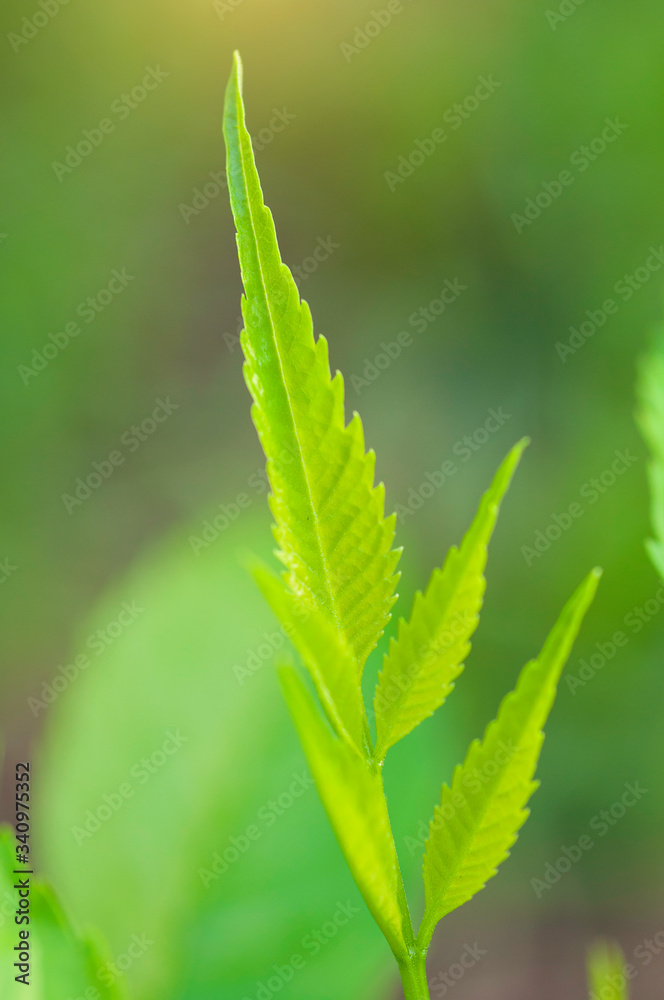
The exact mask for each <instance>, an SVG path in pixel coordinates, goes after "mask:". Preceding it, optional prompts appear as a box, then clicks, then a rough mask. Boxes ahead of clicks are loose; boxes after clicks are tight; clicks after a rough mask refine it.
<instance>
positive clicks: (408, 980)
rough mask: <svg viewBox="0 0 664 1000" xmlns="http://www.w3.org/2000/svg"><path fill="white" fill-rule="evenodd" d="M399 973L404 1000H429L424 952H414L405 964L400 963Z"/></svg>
mask: <svg viewBox="0 0 664 1000" xmlns="http://www.w3.org/2000/svg"><path fill="white" fill-rule="evenodd" d="M399 972H400V973H401V984H402V986H403V995H404V1000H430V998H429V987H428V985H427V971H426V953H425V952H420V951H417V952H414V953H413V954H412V956H411V957H410V958H409V959H408V960H407V961H406V962H400V963H399Z"/></svg>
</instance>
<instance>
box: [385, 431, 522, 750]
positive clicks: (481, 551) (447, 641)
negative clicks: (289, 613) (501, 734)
mask: <svg viewBox="0 0 664 1000" xmlns="http://www.w3.org/2000/svg"><path fill="white" fill-rule="evenodd" d="M527 444H528V441H527V439H525V438H524V440H523V441H520V442H519V443H518V444H517V445H515V447H514V448H512V450H511V451H510V453H509V455H508V456H507V458H506V459H505V460H504V462H503V463H502V465H501V466H500V468H499V469H498V472H497V473H496V476H495V478H494V480H493V482H492V484H491V486H490V488H489V489H488V490H487V492H486V493H485V494H484V496H483V498H482V501H481V503H480V507H479V510H478V512H477V515H476V517H475V520H474V521H473V524H472V526H471V527H470V529H469V530H468V532H467V533H466V535H465V537H464V539H463V542H462V543H461V548H460V549H457V548H456V546H454V547H452V548H451V549H450V551H449V553H448V555H447V558H446V560H445V563H444V565H443V567H442V569H435V570H434V571H433V573H432V575H431V579H430V580H429V585H428V587H427V589H426V593H425V594H424V595H423V594H422V593H421V592H418V593H417V594H416V595H415V601H414V604H413V611H412V614H411V617H410V621H409V622H405V621H404V620H403V619H401V621H400V622H399V634H398V639H396V640H395V639H392V641H391V643H390V648H389V651H388V653H387V654H386V656H385V660H384V663H383V669H382V672H381V674H380V677H379V681H378V686H377V688H376V694H375V697H374V711H375V715H376V734H377V739H376V751H375V757H376V760H378V761H382V760H384V758H385V754H386V753H387V751H388V750H389V748H390V747H391V746H393V745H394V744H395V743H397V742H398V740H400V739H402V738H403V737H404V736H407V735H408V733H410V732H412V730H413V729H415V727H416V726H418V725H419V724H420V722H422V721H423V720H424V719H426V718H428V716H430V715H432V714H433V713H434V712H435V711H436V709H437V708H439V707H440V705H442V704H443V702H444V701H445V699H446V698H447V696H448V694H449V693H450V691H451V690H452V688H453V687H454V680H455V678H456V677H458V676H459V674H460V673H461V671H462V670H463V667H464V660H465V658H466V657H467V655H468V653H469V651H470V637H471V636H472V634H473V632H474V631H475V629H476V628H477V624H478V621H479V612H480V609H481V607H482V599H483V596H484V590H485V586H486V581H485V579H484V569H485V566H486V561H487V545H488V543H489V539H490V538H491V535H492V533H493V529H494V527H495V524H496V518H497V517H498V511H499V508H500V502H501V500H502V499H503V496H504V495H505V491H506V490H507V488H508V486H509V484H510V482H511V480H512V476H513V474H514V471H515V469H516V466H517V465H518V463H519V459H520V458H521V455H522V453H523V450H524V448H525V447H526V445H527Z"/></svg>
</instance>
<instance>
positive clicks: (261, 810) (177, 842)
mask: <svg viewBox="0 0 664 1000" xmlns="http://www.w3.org/2000/svg"><path fill="white" fill-rule="evenodd" d="M237 527H238V530H237V531H236V534H235V536H234V540H233V544H232V545H231V546H229V545H228V544H227V543H226V540H225V539H223V538H222V539H218V540H217V541H216V543H213V544H209V545H207V546H206V547H205V549H203V550H201V551H199V552H198V553H197V554H194V551H193V548H195V547H196V544H197V542H196V540H197V539H199V535H198V534H197V530H198V524H196V525H194V526H192V528H191V530H189V531H187V532H179V533H177V534H175V535H174V536H173V537H172V538H170V539H169V540H168V541H166V542H164V544H163V545H161V546H160V547H158V548H157V549H156V550H155V551H154V552H152V553H150V554H149V555H148V556H147V557H146V558H145V560H143V561H142V562H141V563H140V564H139V565H138V566H137V567H136V569H135V570H133V571H132V573H131V574H130V575H129V577H128V578H126V579H125V580H123V581H122V582H121V584H119V586H117V587H116V588H114V590H113V591H112V592H111V593H110V594H109V595H107V597H106V598H105V599H104V601H103V602H102V604H101V605H100V607H99V608H98V609H97V611H96V613H95V614H94V616H93V619H92V621H91V622H90V623H89V625H88V626H86V628H85V630H84V632H83V636H84V639H83V641H82V643H81V647H83V648H84V647H85V646H86V645H89V637H90V636H93V637H95V638H94V639H93V642H94V641H98V639H97V637H98V636H99V635H109V632H110V633H113V632H116V631H117V632H118V634H117V636H116V638H115V639H114V640H113V642H112V644H110V645H109V646H108V648H107V651H106V652H105V653H104V659H103V661H101V660H100V661H99V663H98V664H96V663H95V664H93V665H92V666H91V667H90V668H89V669H86V670H84V671H82V672H81V673H80V674H79V676H78V677H76V678H74V679H73V680H72V682H71V684H70V686H69V688H68V689H67V690H66V691H65V692H64V693H63V694H62V696H61V698H60V699H59V700H58V701H57V702H56V703H54V704H53V705H52V706H51V707H50V708H49V709H48V712H49V718H48V735H47V739H46V741H45V743H44V745H43V747H42V749H41V753H40V757H39V760H38V761H37V764H36V769H37V773H38V774H39V775H40V778H39V786H38V789H37V794H38V800H39V812H38V816H37V823H38V833H39V847H40V852H41V856H42V858H43V861H44V864H45V866H46V869H47V871H48V872H49V873H50V874H51V875H52V877H53V880H54V882H55V883H56V885H57V886H58V888H59V890H60V891H61V892H62V895H63V898H65V899H66V900H67V901H68V902H69V903H70V905H71V907H72V909H73V910H75V912H77V913H78V914H79V915H80V917H81V919H85V920H86V921H89V922H92V923H94V924H96V925H97V926H99V927H100V928H101V929H102V930H103V931H104V933H105V934H107V935H108V937H109V940H110V942H111V946H112V948H113V950H114V952H117V953H126V951H127V948H128V946H129V945H130V943H131V941H132V940H135V939H138V940H143V939H145V940H147V942H148V946H147V947H146V948H145V949H144V950H143V952H142V953H141V954H140V956H139V957H138V958H137V959H136V960H135V961H134V962H132V963H131V964H130V966H129V967H128V969H127V973H126V974H127V979H128V981H129V983H130V985H131V987H132V995H133V996H136V997H139V998H146V1000H147V998H152V997H157V996H159V997H189V996H191V997H192V998H194V997H198V998H200V997H206V996H210V997H213V996H219V990H220V989H222V990H225V992H224V993H223V994H222V995H224V996H229V997H231V996H238V995H244V994H246V995H248V996H249V995H251V996H253V995H255V993H256V991H257V988H258V984H259V983H260V982H261V981H263V980H267V979H269V978H270V977H274V976H277V977H279V976H282V978H283V983H282V985H283V984H284V983H286V982H288V984H289V985H288V991H289V995H291V996H294V997H295V996H297V997H306V996H310V995H311V993H312V992H313V991H315V992H316V995H319V996H321V997H329V998H330V1000H332V998H334V997H337V996H338V995H339V992H340V991H341V992H343V993H344V995H357V996H360V995H365V996H366V995H372V996H373V995H375V996H378V995H379V992H380V988H381V978H382V975H383V970H384V969H385V968H386V967H387V968H389V965H388V961H387V959H388V955H387V954H386V947H385V945H384V942H383V941H382V938H381V936H380V932H379V931H378V930H377V928H375V927H374V925H373V923H372V921H371V918H370V917H369V915H368V914H367V913H366V910H365V907H364V906H363V905H362V901H361V898H360V896H359V893H358V891H357V889H356V888H355V885H354V883H353V882H352V879H351V877H350V875H349V874H348V872H347V871H346V869H345V865H344V862H343V859H342V857H341V852H340V851H339V848H338V846H337V844H336V843H335V841H334V837H333V835H332V834H331V832H330V831H329V830H328V828H327V825H326V820H325V817H324V815H323V811H322V807H321V806H320V803H319V801H318V798H317V796H316V794H315V791H314V787H313V781H312V779H311V776H310V774H309V772H308V770H307V768H306V765H305V762H304V759H303V756H302V754H301V752H300V750H299V748H298V745H297V743H296V739H295V737H294V735H293V734H292V732H291V728H290V724H289V721H288V719H287V717H286V711H285V708H284V706H283V704H282V698H281V695H280V693H279V691H278V686H277V683H276V679H275V676H274V669H273V665H272V659H273V657H274V654H275V652H277V651H279V650H281V649H283V648H285V647H286V639H285V635H284V632H283V631H282V630H281V629H280V628H279V626H278V625H277V623H276V622H275V621H274V619H273V618H272V616H271V614H270V612H269V611H268V610H267V609H266V608H265V607H264V602H263V601H262V598H261V596H260V594H259V593H258V591H257V590H256V589H255V585H254V584H253V582H252V581H251V579H250V578H249V576H248V575H247V573H246V571H245V570H244V569H243V568H242V566H241V565H239V563H238V560H237V558H236V555H235V546H238V545H239V546H240V547H242V545H243V543H245V544H246V546H247V547H249V546H251V548H252V549H254V548H255V546H256V545H257V544H258V549H259V551H260V550H261V547H263V548H264V543H265V541H266V539H267V537H268V525H267V521H266V517H265V516H264V517H261V518H258V519H257V518H256V516H255V515H253V514H252V515H250V516H249V517H248V518H247V520H246V521H245V522H244V523H243V524H241V525H240V524H239V523H238V526H237ZM261 535H262V546H261V537H260V536H261ZM122 606H131V607H132V608H133V609H134V611H135V612H137V613H138V616H137V617H136V618H135V619H134V620H133V621H129V620H127V624H126V625H125V627H124V628H123V629H114V628H112V627H111V626H110V625H109V623H112V622H114V621H116V620H117V609H118V608H119V607H122ZM438 742H439V741H438V739H437V737H436V734H435V733H434V732H433V731H430V732H429V733H428V734H425V737H424V740H423V741H422V740H420V741H418V740H413V741H412V742H411V743H410V747H409V749H408V752H407V757H406V758H402V761H401V763H400V764H398V768H397V769H398V770H400V769H403V768H411V769H412V770H410V771H409V774H410V779H409V781H408V782H407V783H406V782H403V781H401V782H400V786H401V787H400V789H399V794H398V795H396V796H395V798H396V801H395V808H396V815H397V818H401V822H402V824H403V823H404V817H407V822H409V823H410V824H412V823H413V818H414V817H415V822H416V821H417V817H418V816H420V815H426V810H427V808H428V804H429V803H428V799H427V796H429V797H430V796H431V794H432V792H431V789H432V788H434V787H435V785H436V782H437V779H438V775H439V769H440V757H441V752H440V748H438V749H437V748H436V746H437V743H438ZM416 761H417V762H418V763H417V764H416ZM426 761H428V762H429V763H426V764H425V763H424V762H426ZM406 862H407V871H408V873H409V875H410V876H411V878H412V877H413V876H416V877H417V875H418V873H417V871H416V865H417V863H418V862H419V857H418V858H417V860H416V859H415V858H410V857H407V858H406ZM414 862H415V863H414ZM351 923H352V926H349V927H347V925H348V924H351ZM293 956H300V957H299V959H294V957H293ZM333 969H334V970H335V971H334V974H332V970H333ZM296 973H297V974H296ZM291 979H292V982H291V981H290V980H291Z"/></svg>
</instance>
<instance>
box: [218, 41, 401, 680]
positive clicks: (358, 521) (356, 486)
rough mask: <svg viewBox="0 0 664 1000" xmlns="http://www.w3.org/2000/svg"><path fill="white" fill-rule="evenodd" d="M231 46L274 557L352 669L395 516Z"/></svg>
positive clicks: (233, 148) (247, 341) (249, 321)
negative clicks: (275, 201) (350, 402)
mask: <svg viewBox="0 0 664 1000" xmlns="http://www.w3.org/2000/svg"><path fill="white" fill-rule="evenodd" d="M241 79H242V68H241V63H240V58H239V56H238V55H237V53H236V55H235V61H234V68H233V72H232V74H231V78H230V81H229V84H228V89H227V92H226V102H225V111H224V135H225V138H226V147H227V172H228V183H229V191H230V198H231V206H232V209H233V215H234V217H235V223H236V226H237V231H238V236H237V242H238V250H239V256H240V266H241V270H242V278H243V282H244V289H245V293H246V298H243V301H242V313H243V317H244V323H245V329H244V331H243V334H242V346H243V350H244V354H245V358H246V363H245V369H244V371H245V378H246V382H247V385H248V387H249V390H250V392H251V395H252V397H253V400H254V405H253V407H252V414H253V419H254V423H255V424H256V428H257V430H258V434H259V437H260V440H261V444H262V446H263V450H264V451H265V454H266V456H267V471H268V476H269V479H270V485H271V488H272V496H271V497H270V506H271V509H272V513H273V515H274V518H275V521H276V526H275V537H276V539H277V542H278V545H279V556H280V558H281V560H282V562H283V563H284V565H285V566H286V569H287V571H288V573H287V582H288V585H289V587H290V589H291V590H292V592H293V594H295V595H296V596H297V597H299V598H301V599H304V600H306V601H308V602H309V603H310V604H312V605H313V606H315V607H317V608H319V609H320V610H321V611H323V613H325V615H326V616H327V617H328V619H329V620H330V621H331V622H332V623H333V624H334V626H335V628H336V629H337V630H338V632H339V635H340V637H341V641H342V642H343V643H344V644H345V645H346V646H347V648H348V650H349V651H350V653H351V654H352V655H353V657H354V659H355V661H356V667H355V672H356V676H360V675H361V670H362V666H363V664H364V661H365V660H366V657H367V656H368V654H369V653H370V651H371V650H372V649H373V648H374V646H375V645H376V643H377V641H378V639H379V637H380V635H381V634H382V630H383V628H384V627H385V624H386V622H387V621H388V619H389V614H390V608H391V606H392V604H393V603H394V600H395V598H394V596H393V595H394V588H395V585H396V580H397V577H396V576H395V573H394V571H395V567H396V564H397V561H398V558H399V553H398V552H396V551H392V542H393V538H394V526H395V519H394V517H390V518H388V519H384V488H383V486H382V485H380V486H378V487H375V486H374V465H375V455H374V454H373V452H368V453H366V452H365V446H364V434H363V430H362V424H361V421H360V418H359V416H358V415H357V414H355V415H354V416H353V419H352V420H351V421H350V423H349V424H348V426H346V425H345V417H344V389H343V379H342V376H341V375H340V373H338V372H337V374H336V375H335V377H334V378H333V379H332V378H331V377H330V368H329V361H328V348H327V342H326V340H325V338H324V337H319V338H318V340H314V336H313V326H312V320H311V313H310V311H309V307H308V306H307V304H306V302H302V301H300V297H299V294H298V290H297V287H296V285H295V282H294V281H293V278H292V276H291V273H290V271H289V270H288V268H287V267H286V266H285V265H284V264H283V263H282V262H281V258H280V255H279V247H278V244H277V238H276V234H275V229H274V222H273V220H272V215H271V214H270V211H269V210H268V209H267V208H266V207H265V205H264V203H263V195H262V192H261V187H260V182H259V179H258V174H257V172H256V166H255V163H254V157H253V151H252V147H251V139H250V136H249V133H248V132H247V129H246V127H245V124H244V107H243V103H242V94H241Z"/></svg>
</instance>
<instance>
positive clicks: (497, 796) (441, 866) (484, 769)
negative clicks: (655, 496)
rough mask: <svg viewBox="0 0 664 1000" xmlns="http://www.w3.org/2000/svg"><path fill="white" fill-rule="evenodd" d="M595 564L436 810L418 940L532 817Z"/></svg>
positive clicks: (489, 872) (484, 876)
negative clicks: (556, 703)
mask: <svg viewBox="0 0 664 1000" xmlns="http://www.w3.org/2000/svg"><path fill="white" fill-rule="evenodd" d="M600 575H601V574H600V571H599V570H593V571H592V572H591V573H590V574H589V576H588V577H587V578H586V579H585V580H584V582H583V583H582V584H581V586H580V587H579V588H578V589H577V591H576V592H575V593H574V595H573V596H572V597H571V598H570V600H569V601H568V603H567V604H566V605H565V607H564V609H563V611H562V613H561V615H560V618H559V619H558V621H557V623H556V624H555V626H554V627H553V629H552V630H551V632H550V633H549V636H548V638H547V640H546V642H545V644H544V647H543V649H542V651H541V653H540V655H539V656H538V657H537V659H535V660H531V661H530V662H529V663H527V664H526V666H525V667H524V668H523V670H522V671H521V675H520V677H519V680H518V683H517V686H516V688H515V690H514V691H513V692H511V693H510V694H508V695H507V697H506V698H504V699H503V702H502V704H501V706H500V709H499V712H498V716H497V718H496V719H495V720H494V721H493V722H491V723H490V725H489V726H488V727H487V730H486V732H485V734H484V738H483V740H482V741H481V742H479V741H478V740H475V741H474V742H473V743H472V744H471V746H470V748H469V750H468V754H467V756H466V760H465V761H464V763H463V764H462V765H459V766H458V767H457V768H456V770H455V772H454V776H453V779H452V786H451V788H448V787H447V785H444V786H443V790H442V796H441V802H440V806H437V807H436V808H435V810H434V816H433V819H432V820H431V823H430V825H429V837H428V840H427V843H426V848H425V855H424V869H423V875H424V886H425V900H426V905H425V913H424V918H423V920H422V927H421V928H420V933H419V936H418V943H421V944H422V945H423V946H425V947H426V946H427V945H428V943H429V941H430V940H431V935H432V933H433V930H434V928H435V926H436V924H437V923H438V921H439V920H440V919H441V918H442V917H444V916H445V915H446V914H447V913H450V912H451V911H452V910H454V909H456V908H457V907H458V906H461V904H462V903H465V902H466V901H467V900H469V899H470V898H471V897H472V896H474V895H475V893H477V892H479V890H480V889H482V888H483V887H484V885H485V884H486V882H487V880H488V879H490V878H491V877H492V876H493V875H495V874H496V869H497V867H498V865H499V864H500V863H501V862H502V861H504V859H505V858H506V857H507V856H508V854H509V850H510V848H511V846H512V844H513V843H514V841H515V840H516V837H517V833H518V831H519V829H520V828H521V826H522V825H523V823H524V822H525V820H526V818H527V816H528V811H527V810H526V808H525V806H526V803H527V802H528V800H529V798H530V797H531V795H532V793H533V792H534V791H535V788H536V787H537V783H536V782H534V781H533V775H534V773H535V767H536V765H537V760H538V757H539V754H540V749H541V745H542V740H543V738H544V736H543V733H542V726H543V725H544V722H545V721H546V718H547V716H548V714H549V711H550V709H551V706H552V704H553V700H554V698H555V694H556V687H557V684H558V680H559V678H560V674H561V671H562V669H563V667H564V665H565V662H566V661H567V658H568V656H569V653H570V650H571V648H572V644H573V642H574V639H575V637H576V635H577V633H578V630H579V628H580V625H581V622H582V620H583V617H584V615H585V613H586V610H587V609H588V607H589V605H590V603H591V601H592V599H593V597H594V595H595V591H596V589H597V584H598V581H599V578H600Z"/></svg>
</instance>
